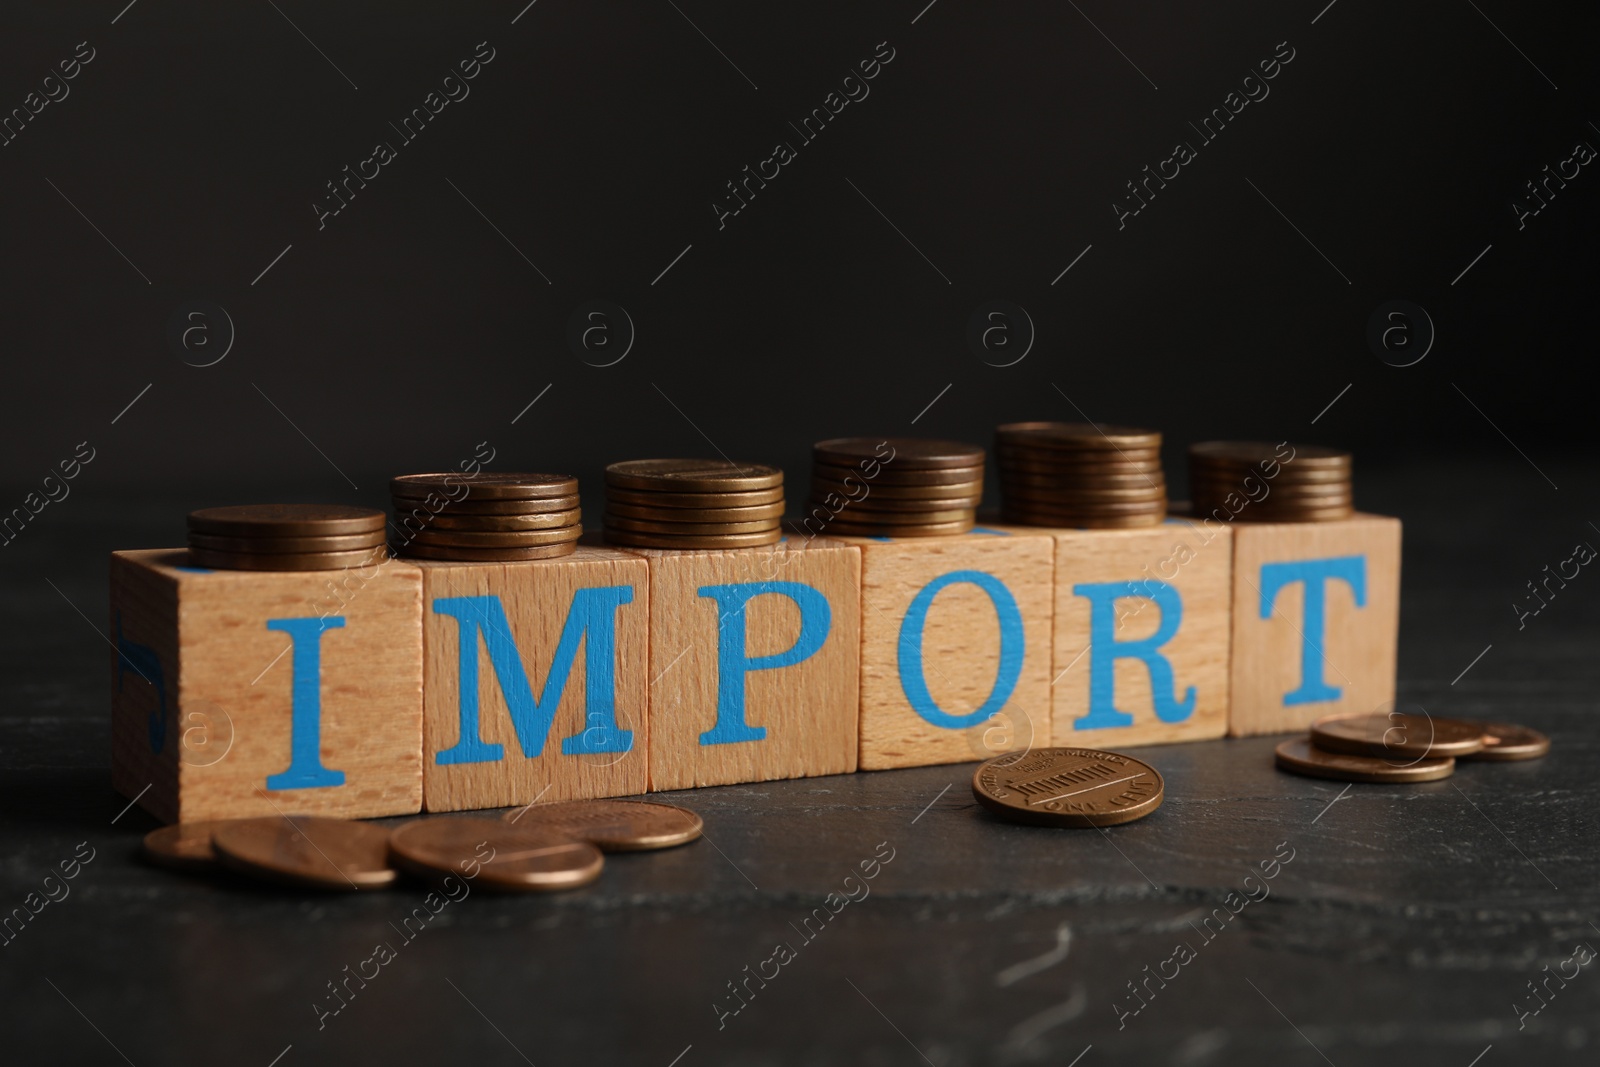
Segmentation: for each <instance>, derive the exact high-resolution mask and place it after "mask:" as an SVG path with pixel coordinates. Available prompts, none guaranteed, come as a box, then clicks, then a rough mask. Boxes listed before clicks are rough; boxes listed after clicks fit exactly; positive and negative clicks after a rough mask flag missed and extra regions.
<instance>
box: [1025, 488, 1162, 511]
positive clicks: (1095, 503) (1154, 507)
mask: <svg viewBox="0 0 1600 1067" xmlns="http://www.w3.org/2000/svg"><path fill="white" fill-rule="evenodd" d="M1000 499H1001V500H1002V501H1004V502H1006V503H1009V504H1015V505H1018V506H1020V507H1025V508H1034V509H1037V510H1040V511H1059V512H1061V513H1062V514H1065V515H1078V514H1083V515H1144V514H1149V513H1152V512H1159V511H1163V510H1165V508H1166V504H1167V498H1166V495H1165V494H1162V495H1160V496H1152V497H1147V498H1146V499H1143V500H1127V499H1122V500H1085V499H1082V498H1073V497H1068V496H1062V495H1059V494H1053V493H1046V492H1042V491H1034V492H1031V493H1026V494H1024V493H1019V492H1016V491H1015V490H1012V491H1009V492H1002V493H1001V494H1000Z"/></svg>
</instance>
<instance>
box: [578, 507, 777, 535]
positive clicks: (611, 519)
mask: <svg viewBox="0 0 1600 1067" xmlns="http://www.w3.org/2000/svg"><path fill="white" fill-rule="evenodd" d="M605 524H606V528H607V529H610V530H632V531H635V532H637V533H662V534H680V535H684V536H689V537H698V536H701V535H704V534H734V533H762V532H763V531H766V530H776V529H777V528H778V520H777V519H758V520H756V521H755V522H650V521H648V520H646V519H629V518H624V517H622V516H618V515H613V514H611V512H610V511H607V512H606V519H605Z"/></svg>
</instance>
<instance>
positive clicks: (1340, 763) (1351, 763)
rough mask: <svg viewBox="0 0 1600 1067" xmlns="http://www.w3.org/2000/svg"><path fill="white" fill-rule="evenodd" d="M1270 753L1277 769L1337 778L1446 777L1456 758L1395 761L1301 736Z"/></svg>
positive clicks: (1422, 779)
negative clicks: (1321, 745)
mask: <svg viewBox="0 0 1600 1067" xmlns="http://www.w3.org/2000/svg"><path fill="white" fill-rule="evenodd" d="M1274 755H1275V757H1276V759H1277V763H1278V769H1279V770H1280V771H1288V772H1290V773H1291V774H1303V775H1306V776H1308V777H1311V778H1332V779H1334V780H1335V781H1340V782H1431V781H1434V780H1435V779H1438V778H1448V777H1450V775H1452V774H1454V773H1455V769H1456V761H1455V759H1454V758H1453V757H1451V756H1445V757H1442V758H1432V759H1429V758H1423V759H1415V760H1412V761H1410V762H1407V763H1399V764H1397V763H1392V762H1390V761H1388V760H1382V759H1378V758H1376V757H1374V756H1352V755H1347V754H1345V753H1343V752H1329V751H1327V750H1326V749H1321V748H1318V747H1316V746H1315V745H1313V744H1312V743H1311V741H1310V739H1309V738H1305V737H1297V738H1295V739H1294V740H1292V741H1285V742H1283V743H1282V744H1280V745H1279V746H1278V747H1277V748H1276V749H1275V750H1274Z"/></svg>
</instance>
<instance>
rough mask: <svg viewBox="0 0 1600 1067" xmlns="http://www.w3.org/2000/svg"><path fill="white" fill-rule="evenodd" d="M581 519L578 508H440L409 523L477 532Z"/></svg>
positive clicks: (576, 522)
mask: <svg viewBox="0 0 1600 1067" xmlns="http://www.w3.org/2000/svg"><path fill="white" fill-rule="evenodd" d="M582 521H583V513H582V511H580V510H579V509H578V508H568V509H567V510H565V511H536V512H531V513H529V514H527V515H457V514H446V513H444V512H440V513H439V514H438V515H432V516H428V517H427V519H426V521H425V522H422V523H417V524H413V525H415V526H416V528H417V529H418V530H419V532H420V531H421V530H462V531H472V532H477V533H490V532H498V533H511V532H514V531H521V530H556V529H560V528H561V527H563V526H577V525H579V524H580V523H581V522H582Z"/></svg>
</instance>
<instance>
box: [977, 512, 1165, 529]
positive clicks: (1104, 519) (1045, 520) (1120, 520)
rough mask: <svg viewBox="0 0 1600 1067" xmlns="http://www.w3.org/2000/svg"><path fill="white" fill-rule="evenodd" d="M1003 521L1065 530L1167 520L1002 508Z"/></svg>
mask: <svg viewBox="0 0 1600 1067" xmlns="http://www.w3.org/2000/svg"><path fill="white" fill-rule="evenodd" d="M1000 513H1001V517H1002V521H1003V522H1005V523H1007V524H1008V525H1012V526H1049V527H1054V528H1056V529H1063V530H1132V529H1138V528H1140V527H1145V526H1160V525H1161V524H1162V523H1163V522H1165V521H1166V516H1165V515H1164V514H1160V513H1158V514H1154V515H1076V516H1062V515H1059V514H1049V513H1042V512H1037V511H1025V510H1018V509H1011V508H1006V507H1004V506H1002V507H1001V509H1000Z"/></svg>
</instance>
